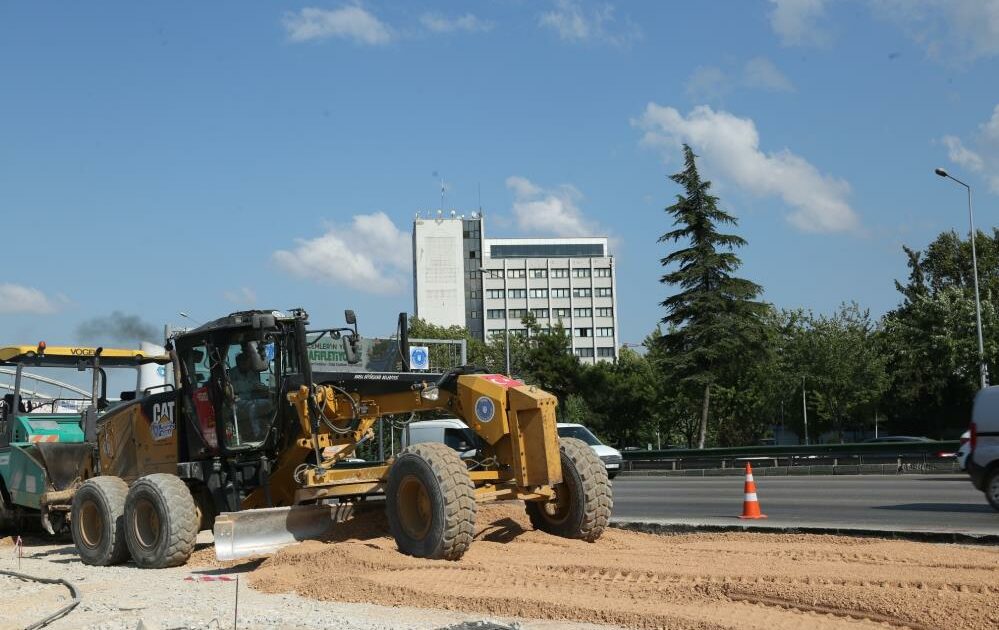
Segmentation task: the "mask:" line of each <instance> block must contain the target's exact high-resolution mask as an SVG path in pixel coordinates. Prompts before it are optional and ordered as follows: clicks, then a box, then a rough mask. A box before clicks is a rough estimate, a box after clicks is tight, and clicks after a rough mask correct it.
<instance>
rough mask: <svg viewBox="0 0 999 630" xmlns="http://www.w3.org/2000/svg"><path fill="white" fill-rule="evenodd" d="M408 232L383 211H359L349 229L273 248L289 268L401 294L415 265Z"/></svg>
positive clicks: (278, 260)
mask: <svg viewBox="0 0 999 630" xmlns="http://www.w3.org/2000/svg"><path fill="white" fill-rule="evenodd" d="M412 251H413V246H412V241H411V239H410V236H409V234H407V233H404V232H402V231H400V230H399V228H397V227H396V226H395V224H394V223H392V219H390V218H388V216H386V215H385V213H384V212H376V213H374V214H359V215H355V216H354V220H353V222H352V223H351V225H350V226H349V227H345V228H339V227H336V226H332V227H330V228H329V229H327V231H326V233H325V234H323V235H322V236H318V237H316V238H312V239H296V241H295V248H294V249H292V250H291V251H287V250H279V251H276V252H274V254H273V259H274V262H275V263H276V264H277V265H278V266H279V267H280V268H281V269H283V270H284V271H286V272H288V273H290V274H292V275H294V276H297V277H300V278H308V279H311V280H317V281H319V282H323V283H326V284H333V285H344V286H348V287H351V288H353V289H357V290H358V291H365V292H369V293H398V292H400V291H402V290H403V288H404V287H405V285H406V279H405V278H406V275H405V274H406V273H407V272H409V271H410V269H411V268H412V264H413V253H412Z"/></svg>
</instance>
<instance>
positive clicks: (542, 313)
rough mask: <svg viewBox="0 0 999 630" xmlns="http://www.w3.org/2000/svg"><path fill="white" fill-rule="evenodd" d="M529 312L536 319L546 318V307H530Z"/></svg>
mask: <svg viewBox="0 0 999 630" xmlns="http://www.w3.org/2000/svg"><path fill="white" fill-rule="evenodd" d="M531 312H532V313H534V316H535V317H537V318H538V319H548V309H547V308H532V309H531Z"/></svg>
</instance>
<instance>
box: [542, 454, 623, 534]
mask: <svg viewBox="0 0 999 630" xmlns="http://www.w3.org/2000/svg"><path fill="white" fill-rule="evenodd" d="M560 442H561V453H562V483H560V484H558V485H556V486H555V499H554V500H553V501H544V502H543V501H531V502H528V504H527V516H528V517H529V518H530V519H531V525H533V526H534V528H535V529H540V530H541V531H544V532H548V533H549V534H554V535H556V536H561V537H563V538H578V539H580V540H586V541H588V542H593V541H594V540H596V539H598V538H600V535H601V534H603V533H604V529H606V528H607V523H608V522H609V521H610V515H611V508H612V507H613V505H614V499H613V495H612V494H611V486H610V483H609V482H608V481H607V469H606V468H605V467H604V463H603V462H602V461H600V458H599V457H597V454H596V453H594V452H593V449H591V448H590V447H589V446H587V445H586V443H585V442H583V441H582V440H577V439H575V438H562V439H561V440H560Z"/></svg>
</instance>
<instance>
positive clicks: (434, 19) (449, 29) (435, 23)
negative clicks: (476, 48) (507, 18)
mask: <svg viewBox="0 0 999 630" xmlns="http://www.w3.org/2000/svg"><path fill="white" fill-rule="evenodd" d="M420 24H422V25H423V28H425V29H427V30H428V31H431V32H433V33H453V32H455V31H465V32H466V33H478V32H485V31H490V30H492V28H493V23H492V22H490V21H488V20H483V19H480V18H478V17H476V16H475V15H472V14H471V13H466V14H465V15H462V16H458V17H447V16H445V15H441V14H440V13H424V14H423V15H421V16H420Z"/></svg>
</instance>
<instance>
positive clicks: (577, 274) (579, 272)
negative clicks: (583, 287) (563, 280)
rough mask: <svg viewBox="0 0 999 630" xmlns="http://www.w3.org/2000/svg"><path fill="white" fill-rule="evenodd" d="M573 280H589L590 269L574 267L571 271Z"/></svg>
mask: <svg viewBox="0 0 999 630" xmlns="http://www.w3.org/2000/svg"><path fill="white" fill-rule="evenodd" d="M572 277H573V278H589V277H590V268H589V267H576V268H575V269H573V270H572Z"/></svg>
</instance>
